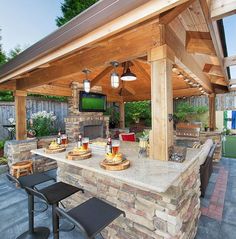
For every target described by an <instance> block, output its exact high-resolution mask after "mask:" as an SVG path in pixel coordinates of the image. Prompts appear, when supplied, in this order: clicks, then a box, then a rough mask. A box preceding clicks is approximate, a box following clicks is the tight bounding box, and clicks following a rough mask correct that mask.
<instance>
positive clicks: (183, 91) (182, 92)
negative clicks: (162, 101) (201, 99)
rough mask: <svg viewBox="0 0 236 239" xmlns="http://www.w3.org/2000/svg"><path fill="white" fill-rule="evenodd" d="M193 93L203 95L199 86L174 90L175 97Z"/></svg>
mask: <svg viewBox="0 0 236 239" xmlns="http://www.w3.org/2000/svg"><path fill="white" fill-rule="evenodd" d="M192 95H201V92H200V91H199V89H198V88H188V89H180V90H174V91H173V97H183V96H187V97H188V96H192Z"/></svg>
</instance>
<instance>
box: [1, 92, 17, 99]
mask: <svg viewBox="0 0 236 239" xmlns="http://www.w3.org/2000/svg"><path fill="white" fill-rule="evenodd" d="M0 101H14V96H13V93H12V92H11V91H0Z"/></svg>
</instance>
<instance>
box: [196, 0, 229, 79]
mask: <svg viewBox="0 0 236 239" xmlns="http://www.w3.org/2000/svg"><path fill="white" fill-rule="evenodd" d="M199 2H200V5H201V8H202V12H203V14H204V17H205V20H206V23H207V26H208V29H209V32H210V34H211V39H212V42H213V45H214V48H215V51H216V55H217V57H218V60H219V63H220V66H221V69H222V72H223V74H224V78H225V80H226V82H228V81H229V78H228V73H227V71H226V68H224V63H223V58H224V54H223V49H222V45H221V40H220V35H219V30H218V26H217V22H216V21H213V22H212V19H211V16H210V9H209V6H208V4H207V1H206V0H199Z"/></svg>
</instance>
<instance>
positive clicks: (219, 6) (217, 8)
mask: <svg viewBox="0 0 236 239" xmlns="http://www.w3.org/2000/svg"><path fill="white" fill-rule="evenodd" d="M235 13H236V1H235V0H217V1H216V0H215V1H211V18H212V19H213V20H219V19H222V18H224V17H227V16H229V15H232V14H235Z"/></svg>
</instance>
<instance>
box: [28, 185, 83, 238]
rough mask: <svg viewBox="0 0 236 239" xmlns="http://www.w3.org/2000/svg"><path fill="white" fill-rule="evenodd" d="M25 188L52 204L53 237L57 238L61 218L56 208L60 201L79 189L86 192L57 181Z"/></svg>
mask: <svg viewBox="0 0 236 239" xmlns="http://www.w3.org/2000/svg"><path fill="white" fill-rule="evenodd" d="M25 189H26V191H27V192H28V194H30V195H32V196H36V197H39V198H41V199H43V200H44V201H46V202H47V203H48V204H49V205H51V206H52V226H53V238H54V239H57V238H58V236H59V229H58V228H59V219H58V217H57V215H56V211H55V210H56V207H58V203H59V202H60V201H62V200H63V199H65V198H67V197H69V196H71V195H72V194H74V193H76V192H78V191H82V192H84V190H83V189H82V188H78V187H75V186H72V185H70V184H67V183H64V182H57V183H54V184H52V185H50V186H48V187H45V188H43V189H40V190H35V189H33V188H30V187H26V188H25Z"/></svg>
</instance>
